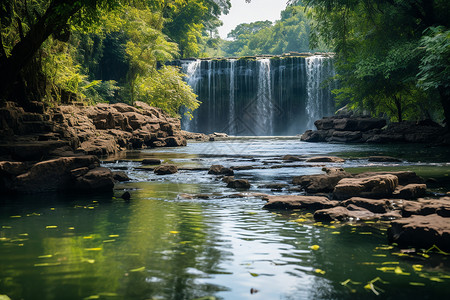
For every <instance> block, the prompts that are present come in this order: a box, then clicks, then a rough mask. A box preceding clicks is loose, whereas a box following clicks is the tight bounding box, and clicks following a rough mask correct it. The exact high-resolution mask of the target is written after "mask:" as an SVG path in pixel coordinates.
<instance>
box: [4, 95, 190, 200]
mask: <svg viewBox="0 0 450 300" xmlns="http://www.w3.org/2000/svg"><path fill="white" fill-rule="evenodd" d="M184 135H188V133H186V132H183V131H181V128H180V121H179V120H178V119H175V118H171V117H169V116H168V115H167V114H165V113H164V112H163V111H162V110H160V109H157V108H154V107H150V106H148V105H147V104H145V103H137V105H136V107H133V106H129V105H126V104H122V103H118V104H113V105H108V104H98V105H96V106H90V107H78V106H73V105H71V106H59V107H56V108H52V109H50V110H48V111H47V112H45V113H44V111H43V110H41V111H40V112H25V111H24V110H23V109H22V108H21V107H17V106H15V105H14V104H12V103H9V104H7V105H6V106H5V107H3V108H0V189H2V190H3V191H6V192H13V193H34V192H54V191H68V190H70V191H78V192H80V191H82V192H92V191H95V192H98V191H102V192H105V191H106V192H108V191H112V188H113V187H114V178H113V174H112V173H111V171H110V170H109V169H106V168H102V167H100V164H99V160H98V156H103V155H109V154H114V153H117V152H119V151H122V150H126V149H141V148H144V147H164V146H167V147H175V146H185V145H186V139H185V137H184Z"/></svg>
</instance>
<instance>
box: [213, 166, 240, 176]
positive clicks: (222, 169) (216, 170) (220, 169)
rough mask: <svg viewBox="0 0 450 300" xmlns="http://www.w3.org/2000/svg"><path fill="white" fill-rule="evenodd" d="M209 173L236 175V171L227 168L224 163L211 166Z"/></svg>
mask: <svg viewBox="0 0 450 300" xmlns="http://www.w3.org/2000/svg"><path fill="white" fill-rule="evenodd" d="M208 174H213V175H225V176H232V175H234V172H233V170H231V169H229V168H225V167H224V166H222V165H212V166H211V167H210V168H209V171H208Z"/></svg>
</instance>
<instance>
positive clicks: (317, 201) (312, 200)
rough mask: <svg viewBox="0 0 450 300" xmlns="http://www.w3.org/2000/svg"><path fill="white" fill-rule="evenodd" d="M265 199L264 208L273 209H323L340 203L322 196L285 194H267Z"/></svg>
mask: <svg viewBox="0 0 450 300" xmlns="http://www.w3.org/2000/svg"><path fill="white" fill-rule="evenodd" d="M263 199H265V200H267V203H266V204H265V205H264V208H271V209H297V208H305V209H322V208H329V207H334V206H336V205H337V204H338V202H337V201H332V200H329V199H328V198H327V197H321V196H300V195H283V196H267V197H265V198H263Z"/></svg>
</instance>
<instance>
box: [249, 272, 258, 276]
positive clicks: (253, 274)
mask: <svg viewBox="0 0 450 300" xmlns="http://www.w3.org/2000/svg"><path fill="white" fill-rule="evenodd" d="M249 273H250V275H252V276H253V277H258V276H259V274H257V273H252V272H249Z"/></svg>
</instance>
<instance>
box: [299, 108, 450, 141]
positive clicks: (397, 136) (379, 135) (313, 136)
mask: <svg viewBox="0 0 450 300" xmlns="http://www.w3.org/2000/svg"><path fill="white" fill-rule="evenodd" d="M314 125H315V126H316V128H317V130H307V131H306V132H305V133H303V134H302V136H301V140H302V141H305V142H334V143H372V144H385V143H422V144H439V145H450V132H449V131H448V129H446V128H444V127H442V126H441V125H439V124H437V123H435V122H433V121H431V120H425V121H420V122H412V121H404V122H401V123H389V124H387V122H386V120H385V119H378V118H371V117H369V116H348V115H337V116H333V117H324V118H322V119H320V120H316V121H315V122H314Z"/></svg>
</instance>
